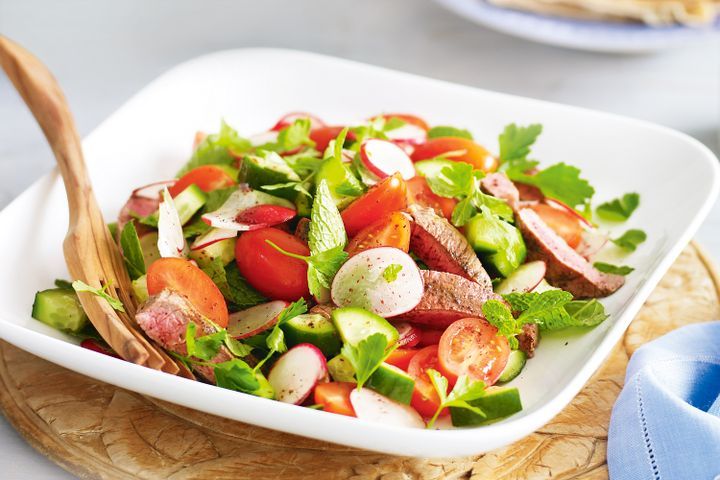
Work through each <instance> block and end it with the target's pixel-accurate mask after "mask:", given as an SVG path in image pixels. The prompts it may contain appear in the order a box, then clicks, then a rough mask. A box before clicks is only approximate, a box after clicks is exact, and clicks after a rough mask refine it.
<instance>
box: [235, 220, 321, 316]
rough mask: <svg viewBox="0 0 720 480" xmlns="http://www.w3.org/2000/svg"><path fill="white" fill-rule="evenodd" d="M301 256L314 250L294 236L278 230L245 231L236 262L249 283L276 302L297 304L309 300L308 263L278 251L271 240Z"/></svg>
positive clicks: (239, 241)
mask: <svg viewBox="0 0 720 480" xmlns="http://www.w3.org/2000/svg"><path fill="white" fill-rule="evenodd" d="M268 240H269V241H271V242H273V243H274V244H275V245H277V246H278V247H280V248H282V249H283V250H285V251H288V252H290V253H295V254H297V255H310V250H309V249H308V247H307V245H305V244H304V243H303V242H302V241H301V240H299V239H298V238H297V237H295V236H294V235H291V234H289V233H287V232H283V231H282V230H279V229H277V228H261V229H259V230H252V231H250V232H245V233H243V234H242V235H240V237H239V238H238V240H237V243H236V244H235V262H236V263H237V266H238V269H239V270H240V273H241V274H242V276H243V277H245V279H247V281H248V283H250V285H252V286H253V288H255V289H256V290H257V291H259V292H260V293H262V294H263V295H265V296H266V297H269V298H271V299H273V300H286V301H288V302H293V301H295V300H297V299H298V298H300V297H309V295H310V293H309V291H308V281H307V263H305V262H304V261H303V260H299V259H297V258H292V257H288V256H287V255H284V254H282V253H280V252H279V251H277V250H276V249H275V248H273V247H272V246H271V245H269V244H268V243H267V241H268Z"/></svg>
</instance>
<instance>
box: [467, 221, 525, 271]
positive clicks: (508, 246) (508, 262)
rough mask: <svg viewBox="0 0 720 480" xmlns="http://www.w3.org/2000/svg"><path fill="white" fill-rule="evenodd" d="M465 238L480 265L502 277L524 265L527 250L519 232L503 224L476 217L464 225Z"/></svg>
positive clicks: (502, 222)
mask: <svg viewBox="0 0 720 480" xmlns="http://www.w3.org/2000/svg"><path fill="white" fill-rule="evenodd" d="M465 236H466V237H467V239H468V242H469V243H470V245H471V246H472V247H473V249H474V250H475V251H476V252H478V253H480V255H481V260H482V263H483V265H488V264H489V266H491V267H494V270H495V271H497V272H498V273H499V274H500V275H502V276H503V277H507V276H508V275H510V274H511V273H512V272H513V271H514V270H515V269H516V268H518V267H519V266H520V265H521V264H522V262H524V261H525V256H526V255H527V249H526V248H525V241H524V240H523V238H522V235H521V234H520V230H518V229H517V228H516V227H514V226H512V225H510V224H509V223H507V222H505V221H503V220H500V219H498V218H495V217H493V216H491V215H476V216H474V217H473V218H472V219H471V220H470V221H469V222H468V223H467V225H465Z"/></svg>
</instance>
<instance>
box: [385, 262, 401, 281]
mask: <svg viewBox="0 0 720 480" xmlns="http://www.w3.org/2000/svg"><path fill="white" fill-rule="evenodd" d="M402 268H403V267H402V265H400V264H398V263H391V264H390V265H388V266H387V267H385V270H383V273H382V276H383V278H384V279H385V281H386V282H388V283H392V282H394V281H395V280H397V277H398V273H400V270H402Z"/></svg>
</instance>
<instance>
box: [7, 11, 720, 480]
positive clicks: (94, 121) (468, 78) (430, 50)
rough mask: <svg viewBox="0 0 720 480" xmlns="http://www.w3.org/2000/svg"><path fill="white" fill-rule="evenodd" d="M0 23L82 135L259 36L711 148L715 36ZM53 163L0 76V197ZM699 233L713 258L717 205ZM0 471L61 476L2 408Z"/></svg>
mask: <svg viewBox="0 0 720 480" xmlns="http://www.w3.org/2000/svg"><path fill="white" fill-rule="evenodd" d="M0 33H1V34H4V35H7V36H9V37H11V38H13V39H15V40H16V41H18V42H20V43H22V44H23V45H24V46H25V47H26V48H28V49H30V50H31V51H33V52H34V53H35V54H37V55H38V56H39V57H40V58H41V59H42V60H43V61H44V62H45V63H46V64H47V65H48V66H49V67H50V69H51V70H52V71H53V72H54V73H55V75H56V76H57V78H58V79H59V81H60V83H61V85H62V86H63V87H64V89H65V91H66V93H67V96H68V98H69V101H70V103H71V106H72V108H73V111H74V113H75V116H76V119H77V123H78V127H79V129H80V133H81V134H82V135H85V134H87V133H89V132H90V131H91V130H92V129H93V128H94V127H95V126H96V125H98V123H99V122H100V121H101V120H103V119H104V118H105V117H107V116H108V115H109V114H110V113H111V112H113V111H114V110H115V109H116V108H117V107H119V106H120V105H122V103H123V102H124V101H125V100H127V99H128V98H129V97H130V96H131V95H132V94H133V93H134V92H136V91H137V90H139V89H140V88H142V87H143V86H144V85H145V84H146V83H148V82H149V81H150V80H152V79H153V78H154V77H156V76H157V75H159V74H160V73H162V72H164V71H165V70H167V69H168V68H170V67H172V66H173V65H175V64H176V63H178V62H182V61H184V60H187V59H190V58H192V57H195V56H197V55H201V54H203V53H206V52H211V51H214V50H219V49H228V48H241V47H249V46H269V47H284V48H293V49H300V50H309V51H314V52H319V53H326V54H330V55H335V56H339V57H344V58H349V59H353V60H358V61H362V62H367V63H371V64H375V65H381V66H385V67H389V68H393V69H398V70H405V71H408V72H412V73H417V74H421V75H426V76H429V77H434V78H440V79H443V80H449V81H453V82H458V83H463V84H466V85H472V86H477V87H482V88H486V89H491V90H497V91H501V92H507V93H514V94H519V95H524V96H529V97H535V98H541V99H544V100H550V101H557V102H562V103H568V104H573V105H578V106H583V107H589V108H595V109H599V110H605V111H610V112H615V113H620V114H624V115H629V116H632V117H636V118H641V119H645V120H650V121H653V122H657V123H660V124H663V125H666V126H670V127H673V128H676V129H678V130H681V131H683V132H685V133H688V134H690V135H692V136H694V137H696V138H698V139H699V140H700V141H702V142H704V143H705V144H706V145H708V146H709V147H710V148H712V149H713V150H714V151H715V152H716V153H717V152H718V149H719V148H718V147H719V144H718V142H719V140H718V133H719V131H720V41H719V40H715V41H709V42H705V43H702V44H696V45H693V46H690V47H686V48H683V49H679V50H673V51H668V52H663V53H659V54H653V55H645V56H636V55H628V56H622V55H605V54H596V53H584V52H576V51H570V50H562V49H558V48H554V47H546V46H543V45H538V44H533V43H529V42H526V41H524V40H520V39H515V38H512V37H508V36H505V35H502V34H499V33H494V32H491V31H489V30H486V29H484V28H481V27H479V26H476V25H474V24H472V23H469V22H468V21H466V20H464V19H462V18H459V17H457V16H455V15H454V14H452V13H449V12H446V11H445V10H443V9H441V8H440V7H439V6H437V5H435V4H434V3H432V2H431V1H430V0H389V1H388V0H384V1H383V0H364V1H362V2H357V1H354V2H351V1H349V0H302V1H298V0H296V1H292V0H287V1H280V0H264V1H257V0H256V1H240V0H236V1H219V0H212V1H200V0H153V1H148V0H144V1H142V0H124V1H115V2H110V1H107V0H87V1H80V0H67V1H62V2H60V1H57V0H55V1H53V0H0ZM53 164H54V162H53V159H52V156H51V154H50V151H49V149H48V148H47V146H46V145H45V143H44V140H43V138H42V137H41V134H40V131H39V129H38V128H37V127H36V125H35V124H34V123H33V120H32V117H31V116H30V114H29V113H28V112H27V111H26V110H25V108H24V106H23V105H22V104H21V102H20V100H19V98H18V97H17V96H16V95H15V93H14V92H12V91H11V89H10V85H9V83H8V81H7V79H6V78H5V77H3V76H0V208H2V207H3V206H5V205H6V204H7V203H9V202H10V201H11V200H12V199H13V198H14V197H15V196H17V195H18V194H19V193H20V192H22V191H23V190H24V189H25V188H26V187H27V186H28V185H29V184H30V183H31V182H32V181H33V180H35V179H37V178H38V177H40V176H41V175H43V174H45V173H46V172H47V171H49V170H50V169H51V168H53ZM678 168H682V159H681V158H679V159H678ZM639 181H642V179H639ZM663 220H665V221H672V219H663ZM8 228H11V226H7V225H6V226H3V229H4V231H5V232H6V231H7V229H8ZM698 238H699V240H700V241H701V242H702V244H703V245H705V246H706V247H707V248H708V249H709V250H710V252H711V253H712V255H713V257H714V258H715V260H716V261H719V262H720V207H718V206H717V205H716V206H715V208H714V209H713V211H712V213H711V215H710V217H709V218H708V220H707V221H706V222H705V224H704V225H703V227H702V229H701V230H700V232H699V234H698ZM0 472H2V473H0V476H1V477H2V478H7V479H31V478H33V479H34V478H71V476H70V475H68V474H66V473H65V472H64V471H62V470H61V469H60V468H59V467H56V466H55V465H53V464H52V463H51V462H49V461H48V460H46V459H44V458H43V457H42V456H41V455H40V454H38V453H36V452H35V451H34V450H33V449H32V448H30V447H29V446H28V445H27V444H25V443H24V441H23V440H22V439H21V438H20V437H19V435H18V434H17V433H15V432H14V430H13V429H12V428H11V427H10V426H9V425H8V424H7V423H6V422H5V421H4V420H0Z"/></svg>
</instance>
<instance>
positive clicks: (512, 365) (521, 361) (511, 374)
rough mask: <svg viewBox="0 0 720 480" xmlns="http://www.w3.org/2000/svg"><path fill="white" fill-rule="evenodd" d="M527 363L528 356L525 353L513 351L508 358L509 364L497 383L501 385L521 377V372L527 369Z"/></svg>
mask: <svg viewBox="0 0 720 480" xmlns="http://www.w3.org/2000/svg"><path fill="white" fill-rule="evenodd" d="M526 361H527V355H525V352H523V351H522V350H513V351H511V352H510V356H509V357H508V361H507V364H505V369H503V371H502V373H501V374H500V376H499V377H498V379H497V381H498V382H499V383H507V382H509V381H510V380H512V379H513V378H515V377H517V376H518V375H520V372H521V371H522V369H523V368H524V367H525V362H526Z"/></svg>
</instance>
